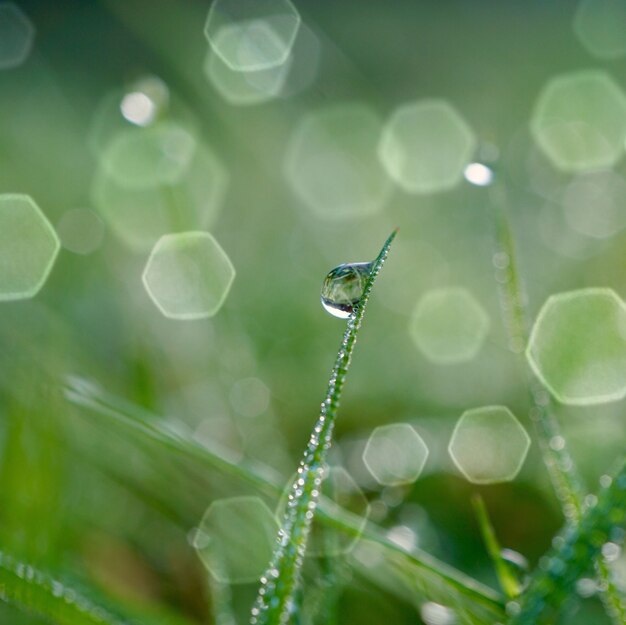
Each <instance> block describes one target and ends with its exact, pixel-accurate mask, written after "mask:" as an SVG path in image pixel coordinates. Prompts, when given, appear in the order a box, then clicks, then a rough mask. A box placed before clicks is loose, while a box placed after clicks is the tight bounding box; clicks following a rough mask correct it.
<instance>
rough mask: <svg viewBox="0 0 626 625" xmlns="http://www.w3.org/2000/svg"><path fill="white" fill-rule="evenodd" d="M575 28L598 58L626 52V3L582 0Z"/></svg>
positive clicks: (621, 54)
mask: <svg viewBox="0 0 626 625" xmlns="http://www.w3.org/2000/svg"><path fill="white" fill-rule="evenodd" d="M574 32H575V33H576V36H577V37H578V39H579V40H580V42H581V43H582V44H583V46H585V48H586V49H587V51H588V52H589V53H590V54H592V55H593V56H595V57H597V58H599V59H617V58H619V57H622V56H624V55H626V3H624V2H623V1H622V0H580V2H579V4H578V8H577V9H576V13H575V15H574Z"/></svg>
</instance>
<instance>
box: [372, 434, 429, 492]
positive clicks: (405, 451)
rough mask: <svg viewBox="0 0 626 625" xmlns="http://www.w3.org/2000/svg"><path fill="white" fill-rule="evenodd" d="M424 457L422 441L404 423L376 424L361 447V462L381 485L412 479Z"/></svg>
mask: <svg viewBox="0 0 626 625" xmlns="http://www.w3.org/2000/svg"><path fill="white" fill-rule="evenodd" d="M427 459H428V447H427V446H426V443H425V442H424V440H423V439H422V437H421V436H420V435H419V434H418V433H417V431H416V430H415V428H414V427H413V426H411V425H409V424H408V423H392V424H389V425H381V426H380V427H377V428H376V429H375V430H374V431H373V432H372V433H371V435H370V437H369V439H368V441H367V444H366V446H365V449H364V450H363V462H364V463H365V466H366V467H367V469H368V471H369V472H370V473H371V474H372V477H374V479H375V480H376V481H377V482H378V483H379V484H382V485H383V486H399V485H401V484H410V483H412V482H415V480H417V478H418V477H419V476H420V474H421V472H422V470H423V468H424V465H425V464H426V460H427Z"/></svg>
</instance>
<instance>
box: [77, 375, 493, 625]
mask: <svg viewBox="0 0 626 625" xmlns="http://www.w3.org/2000/svg"><path fill="white" fill-rule="evenodd" d="M65 396H66V397H67V399H68V400H69V401H70V402H71V403H73V404H74V405H77V406H80V407H82V408H84V409H86V410H87V411H88V412H89V415H90V416H91V417H93V418H98V419H99V420H100V421H101V422H102V425H103V427H104V428H105V429H106V428H107V427H109V426H110V425H111V424H117V425H118V426H119V427H120V428H121V429H122V430H123V429H126V430H127V431H128V432H129V433H130V432H135V433H137V432H141V433H142V435H143V437H144V438H145V439H146V441H150V442H152V443H153V444H156V445H158V446H159V447H161V448H163V449H165V450H167V451H168V453H170V454H174V455H177V456H180V457H182V458H184V459H185V460H187V461H193V462H196V463H198V465H199V466H201V467H203V468H204V469H211V470H212V471H219V472H220V473H221V474H222V475H224V476H228V477H230V478H232V479H236V480H240V481H242V482H243V483H245V484H247V485H250V486H253V487H255V488H258V490H259V492H260V493H263V494H266V495H268V496H270V497H272V498H273V499H275V500H276V501H277V500H278V498H279V497H280V495H281V494H282V490H283V482H282V480H281V479H280V478H279V477H277V476H276V475H275V472H274V471H273V470H271V469H269V468H268V467H266V466H265V465H262V464H260V463H247V462H241V463H235V462H232V461H231V460H228V459H224V458H222V457H220V456H219V455H217V454H216V453H215V452H213V451H212V450H211V449H209V448H207V447H205V446H204V445H202V444H200V443H199V442H197V441H196V440H194V439H193V438H191V436H189V437H185V436H183V435H181V434H180V433H177V432H175V431H174V430H173V429H172V428H171V427H168V425H167V422H166V421H165V419H163V418H161V417H158V416H156V415H153V414H151V413H150V412H148V411H146V410H144V409H143V408H141V407H138V406H136V405H134V404H131V403H129V402H127V401H126V400H123V399H120V398H117V397H115V396H113V395H112V394H110V393H106V392H104V391H102V390H101V389H99V388H98V387H97V385H95V384H93V383H91V382H86V381H84V380H81V379H78V378H72V379H70V380H69V381H68V382H67V384H66V386H65ZM155 463H156V461H155ZM127 483H128V485H129V486H131V485H133V476H132V475H130V476H128V478H127ZM137 486H139V487H140V488H139V490H138V492H140V493H141V490H142V489H143V488H144V487H145V485H143V484H141V485H137ZM150 495H151V497H152V498H155V499H159V498H161V497H164V496H165V494H164V493H163V492H162V491H161V492H156V491H155V492H151V493H150ZM166 503H167V504H168V505H169V502H166ZM332 509H333V513H332V514H328V513H327V512H326V511H325V506H324V502H323V500H322V505H321V506H320V509H319V512H318V519H319V520H320V521H321V522H323V523H327V524H330V525H332V526H333V527H334V528H335V529H338V530H341V531H343V532H346V533H348V534H349V535H360V536H361V541H360V542H362V543H364V544H365V545H368V546H370V547H371V549H370V551H373V552H374V553H375V554H376V561H377V562H378V565H377V566H376V567H370V566H367V565H366V564H364V562H363V561H361V560H358V559H357V558H355V557H352V558H351V562H352V565H353V567H354V568H355V569H356V570H358V571H359V572H361V573H362V574H363V575H365V576H366V577H367V578H368V579H370V580H372V581H373V582H374V583H376V584H378V585H380V586H381V587H383V588H385V589H387V590H390V591H391V592H392V593H394V594H396V595H397V596H399V597H400V598H402V599H403V600H406V601H408V602H409V603H415V601H416V600H418V599H419V600H424V601H425V600H429V598H430V599H431V600H433V601H437V599H436V598H434V597H438V598H439V600H440V601H441V602H443V603H447V604H450V605H462V606H463V607H464V610H465V612H466V613H467V614H468V615H470V617H471V618H473V619H474V620H473V621H466V622H468V623H472V624H474V623H476V624H478V623H482V624H488V623H492V622H497V618H503V616H502V615H503V608H502V605H503V604H502V599H501V597H500V595H499V594H498V593H497V592H495V591H493V590H491V589H490V588H487V587H486V586H484V585H482V584H480V583H478V582H476V581H474V580H473V579H472V578H470V577H468V576H467V575H465V574H463V573H461V572H460V571H458V570H456V569H454V568H453V567H450V566H448V565H446V564H444V563H443V562H441V561H439V560H437V559H436V558H434V557H432V556H430V555H429V554H426V553H424V552H421V551H418V550H416V551H414V552H411V554H409V553H406V552H405V551H403V550H402V549H401V548H400V547H398V546H397V545H396V544H395V543H393V542H391V541H390V540H389V539H388V538H387V537H386V536H385V535H384V532H383V531H382V530H380V529H378V528H377V527H376V526H375V525H373V524H368V525H367V526H366V528H365V530H364V531H363V533H361V528H360V525H359V523H358V522H357V521H356V520H352V515H350V513H349V512H348V511H339V510H338V509H337V506H332ZM195 521H196V520H195V519H194V522H195ZM187 529H189V528H187ZM359 544H360V543H359ZM359 544H358V545H357V548H359ZM431 591H432V595H431ZM485 615H488V616H489V615H491V617H492V618H491V617H490V618H491V620H489V618H485ZM468 618H469V617H468Z"/></svg>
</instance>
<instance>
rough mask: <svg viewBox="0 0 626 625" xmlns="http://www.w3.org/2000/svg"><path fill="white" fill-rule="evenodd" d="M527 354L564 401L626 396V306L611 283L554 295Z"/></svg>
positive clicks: (575, 402)
mask: <svg viewBox="0 0 626 625" xmlns="http://www.w3.org/2000/svg"><path fill="white" fill-rule="evenodd" d="M526 356H527V358H528V361H529V363H530V366H531V367H532V369H533V371H534V372H535V374H536V375H537V376H538V378H539V379H540V380H541V382H542V383H543V384H544V386H545V387H546V388H547V389H548V390H549V391H550V392H551V393H552V395H554V397H555V398H556V399H558V400H559V401H560V402H562V403H564V404H572V405H588V404H601V403H605V402H610V401H616V400H618V399H622V398H623V397H625V396H626V306H625V305H624V302H623V301H622V300H621V299H620V297H619V296H618V295H617V294H616V293H615V292H614V291H613V290H611V289H606V288H589V289H581V290H578V291H570V292H568V293H559V294H558V295H552V296H551V297H549V298H548V300H547V301H546V303H545V304H544V305H543V307H542V308H541V310H540V312H539V315H538V316H537V319H536V321H535V324H534V326H533V329H532V332H531V335H530V340H529V343H528V347H527V349H526Z"/></svg>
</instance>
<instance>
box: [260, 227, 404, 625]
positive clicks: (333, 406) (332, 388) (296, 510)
mask: <svg viewBox="0 0 626 625" xmlns="http://www.w3.org/2000/svg"><path fill="white" fill-rule="evenodd" d="M394 236H395V232H394V233H393V234H392V235H391V236H390V237H389V239H388V240H387V242H386V243H385V245H384V247H383V249H382V251H381V253H380V254H379V256H378V258H377V259H376V260H375V261H374V264H373V266H372V270H371V272H370V274H369V276H368V279H367V281H366V284H365V288H364V291H363V295H362V297H361V299H360V300H359V303H358V304H357V306H356V307H355V309H354V311H353V313H352V314H351V315H350V317H349V319H348V325H347V328H346V330H345V332H344V335H343V340H342V343H341V347H340V349H339V352H338V354H337V359H336V361H335V365H334V367H333V370H332V373H331V377H330V381H329V383H328V389H327V391H326V398H325V399H324V401H323V402H322V404H321V407H320V416H319V419H318V420H317V423H316V424H315V427H314V428H313V432H312V433H311V437H310V439H309V443H308V445H307V448H306V450H305V452H304V457H303V459H302V461H301V462H300V466H299V467H298V471H297V475H296V479H295V481H294V483H293V485H292V487H291V492H290V494H289V497H288V501H287V508H286V511H285V516H284V518H283V523H282V525H281V529H280V530H279V532H278V541H277V542H278V544H277V548H276V550H275V551H274V555H273V557H272V560H271V562H270V565H269V568H268V569H267V571H266V572H265V574H264V575H263V576H262V577H261V580H260V581H261V588H260V589H259V594H258V596H257V599H256V601H255V603H254V606H253V607H252V612H251V618H250V623H251V625H264V624H265V623H267V622H269V621H270V619H271V620H273V621H276V619H275V618H274V617H275V616H276V615H277V616H278V619H277V621H278V622H279V623H281V624H282V623H286V622H287V621H288V619H289V617H290V616H291V614H292V612H293V610H294V609H295V607H296V606H295V605H294V602H293V599H292V596H293V592H294V590H295V588H296V586H297V583H298V581H299V580H298V576H299V571H300V569H301V568H302V564H303V562H304V555H305V552H306V545H307V540H308V535H309V533H310V529H311V525H312V523H313V517H314V515H315V509H316V507H317V504H318V501H319V497H320V490H321V485H322V480H323V479H324V472H325V459H326V455H327V453H328V450H329V449H330V446H331V444H332V433H333V428H334V425H335V415H336V411H337V408H338V407H339V400H340V397H341V391H342V389H343V384H344V382H345V378H346V373H347V371H348V367H349V366H350V359H351V357H352V351H353V349H354V345H355V343H356V335H357V332H358V329H359V327H360V325H361V321H362V319H363V314H364V311H365V306H366V305H367V301H368V299H369V295H370V293H371V291H372V286H373V283H374V280H375V278H376V276H377V275H378V273H379V272H380V269H381V267H382V265H383V263H384V261H385V259H386V257H387V254H388V253H389V247H390V245H391V241H392V240H393V237H394ZM294 538H295V539H296V540H295V541H294ZM294 543H295V544H294Z"/></svg>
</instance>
